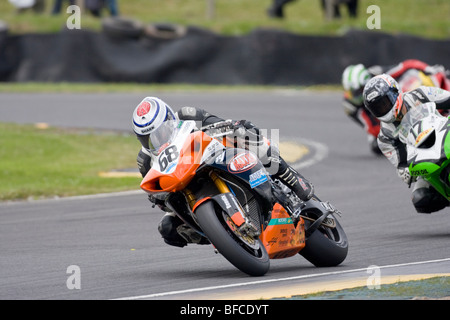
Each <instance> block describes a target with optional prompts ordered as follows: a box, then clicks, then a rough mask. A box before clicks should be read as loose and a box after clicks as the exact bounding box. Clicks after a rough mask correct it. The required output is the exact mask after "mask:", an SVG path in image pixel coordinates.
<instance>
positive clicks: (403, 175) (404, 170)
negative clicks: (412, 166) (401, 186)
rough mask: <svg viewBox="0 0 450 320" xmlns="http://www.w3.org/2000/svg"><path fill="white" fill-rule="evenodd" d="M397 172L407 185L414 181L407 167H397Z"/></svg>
mask: <svg viewBox="0 0 450 320" xmlns="http://www.w3.org/2000/svg"><path fill="white" fill-rule="evenodd" d="M397 174H398V176H399V177H400V178H401V179H402V180H403V182H405V183H406V184H407V185H408V186H410V185H411V183H412V182H414V177H411V174H410V173H409V169H408V167H400V168H398V169H397Z"/></svg>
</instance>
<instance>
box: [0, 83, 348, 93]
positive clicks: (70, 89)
mask: <svg viewBox="0 0 450 320" xmlns="http://www.w3.org/2000/svg"><path fill="white" fill-rule="evenodd" d="M280 89H282V90H306V89H307V90H314V91H317V90H322V91H323V90H331V91H337V90H339V91H340V90H342V87H341V86H340V85H314V86H283V87H280V86H263V85H208V84H204V85H197V84H153V83H152V84H142V83H68V82H58V83H49V82H20V83H17V82H0V93H30V92H56V93H113V92H127V93H145V94H147V93H148V92H152V91H158V92H187V91H189V92H195V91H200V92H202V91H208V92H214V91H232V92H237V91H250V90H251V91H268V90H280Z"/></svg>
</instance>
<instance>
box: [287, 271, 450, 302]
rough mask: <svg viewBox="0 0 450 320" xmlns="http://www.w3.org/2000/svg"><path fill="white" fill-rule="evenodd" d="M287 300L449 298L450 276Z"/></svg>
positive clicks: (328, 292)
mask: <svg viewBox="0 0 450 320" xmlns="http://www.w3.org/2000/svg"><path fill="white" fill-rule="evenodd" d="M288 299H289V300H409V299H416V300H422V299H424V300H426V299H446V300H449V299H450V277H448V276H437V277H432V278H429V279H424V280H412V281H405V282H396V283H393V284H384V285H381V286H380V288H379V289H369V288H367V287H366V286H365V287H357V288H353V289H345V290H339V291H325V292H318V293H314V294H306V295H301V296H293V297H291V298H288Z"/></svg>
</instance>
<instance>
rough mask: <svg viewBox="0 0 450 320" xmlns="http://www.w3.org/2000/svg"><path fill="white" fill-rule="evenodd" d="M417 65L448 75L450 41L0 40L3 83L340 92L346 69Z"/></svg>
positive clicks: (72, 34)
mask: <svg viewBox="0 0 450 320" xmlns="http://www.w3.org/2000/svg"><path fill="white" fill-rule="evenodd" d="M411 58H415V59H420V60H422V61H425V62H427V63H429V64H442V65H444V66H446V67H447V68H449V67H450V40H447V41H438V40H429V39H423V38H418V37H413V36H408V35H389V34H384V33H381V32H369V31H367V32H366V31H349V32H347V33H346V34H345V35H343V36H340V37H332V36H306V35H296V34H292V33H286V32H281V31H277V30H267V29H257V30H254V31H253V32H251V33H249V34H248V35H245V36H239V37H231V36H222V35H217V34H214V33H211V32H209V31H206V30H203V29H199V28H196V27H189V28H187V30H186V32H185V33H184V34H182V35H180V36H177V37H172V38H168V39H166V38H163V37H156V36H152V35H143V36H139V37H124V36H112V35H108V34H107V33H105V32H93V31H89V30H64V31H61V32H60V33H56V34H26V35H15V36H13V35H7V34H5V35H3V36H1V35H0V81H11V82H24V81H44V82H60V81H67V82H139V83H193V84H200V83H202V84H232V85H236V84H270V85H313V84H337V83H340V78H341V74H342V71H343V69H344V68H345V67H346V66H347V65H349V64H356V63H364V64H365V65H367V66H370V65H375V64H381V65H390V64H396V63H398V62H400V61H401V60H404V59H411Z"/></svg>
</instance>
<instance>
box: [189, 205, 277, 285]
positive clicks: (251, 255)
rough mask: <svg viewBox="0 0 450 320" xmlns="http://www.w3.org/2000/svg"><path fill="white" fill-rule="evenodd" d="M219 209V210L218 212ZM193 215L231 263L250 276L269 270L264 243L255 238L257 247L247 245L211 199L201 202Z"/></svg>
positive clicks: (261, 274) (259, 274)
mask: <svg viewBox="0 0 450 320" xmlns="http://www.w3.org/2000/svg"><path fill="white" fill-rule="evenodd" d="M218 211H220V212H218ZM195 215H196V217H197V222H198V224H199V225H200V227H201V229H202V230H203V232H204V233H205V235H206V236H207V237H208V239H209V240H210V241H211V243H212V244H213V245H214V247H215V248H216V249H217V250H218V251H219V253H221V254H222V255H223V256H224V257H225V258H226V259H227V260H228V261H229V262H230V263H231V264H233V265H234V266H235V267H236V268H238V269H239V270H241V271H242V272H244V273H246V274H248V275H250V276H256V277H257V276H263V275H264V274H266V273H267V271H269V267H270V260H269V255H268V254H267V251H266V249H265V248H264V245H263V244H262V242H261V240H260V239H257V246H258V247H259V248H258V249H253V248H251V247H249V246H248V245H247V244H246V243H245V242H244V241H243V240H242V239H240V238H239V237H238V236H237V235H236V234H234V233H233V231H232V230H231V229H230V228H229V227H228V225H227V224H226V222H225V221H224V220H223V218H222V216H223V214H222V210H217V211H216V208H215V206H214V203H213V202H212V201H207V202H205V203H203V204H201V205H200V206H199V207H198V208H197V209H196V210H195Z"/></svg>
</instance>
